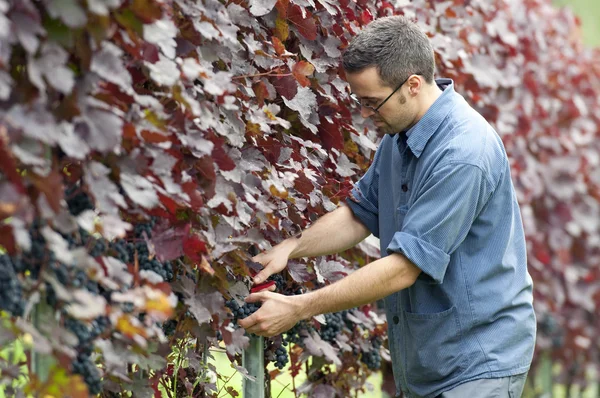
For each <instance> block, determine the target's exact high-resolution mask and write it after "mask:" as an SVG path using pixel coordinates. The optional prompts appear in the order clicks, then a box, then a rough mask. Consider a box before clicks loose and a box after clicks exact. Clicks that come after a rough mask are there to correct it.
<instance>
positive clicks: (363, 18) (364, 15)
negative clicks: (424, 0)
mask: <svg viewBox="0 0 600 398" xmlns="http://www.w3.org/2000/svg"><path fill="white" fill-rule="evenodd" d="M448 8H450V7H448ZM372 20H373V15H371V12H370V11H369V10H364V11H363V12H361V13H360V22H361V23H362V24H363V25H366V24H368V23H369V22H371V21H372Z"/></svg>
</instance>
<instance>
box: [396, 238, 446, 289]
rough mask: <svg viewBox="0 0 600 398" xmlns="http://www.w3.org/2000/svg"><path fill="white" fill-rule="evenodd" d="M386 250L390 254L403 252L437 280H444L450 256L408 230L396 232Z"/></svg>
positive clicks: (439, 281) (438, 281) (440, 281)
mask: <svg viewBox="0 0 600 398" xmlns="http://www.w3.org/2000/svg"><path fill="white" fill-rule="evenodd" d="M386 251H387V253H388V254H392V253H401V254H403V255H404V256H406V258H408V259H409V260H410V261H412V262H413V264H415V265H416V266H417V267H419V268H420V269H421V271H423V272H425V273H426V274H427V275H429V276H430V277H431V278H432V279H433V280H434V281H435V282H437V283H442V282H443V281H444V275H445V274H446V268H447V267H448V264H449V263H450V256H449V255H448V254H446V253H445V252H443V251H442V250H440V249H438V248H437V247H435V246H433V245H432V244H431V243H429V242H426V241H424V240H422V239H419V238H417V237H415V236H412V235H409V234H407V233H406V232H396V233H395V234H394V237H393V238H392V241H391V242H390V244H389V245H388V247H387V249H386Z"/></svg>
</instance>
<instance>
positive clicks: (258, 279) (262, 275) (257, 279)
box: [254, 266, 273, 284]
mask: <svg viewBox="0 0 600 398" xmlns="http://www.w3.org/2000/svg"><path fill="white" fill-rule="evenodd" d="M272 274H273V270H272V268H271V267H269V266H267V267H265V268H263V269H262V270H261V271H260V272H259V273H258V274H256V275H255V276H254V283H255V284H257V283H262V282H264V281H266V280H267V279H268V278H269V277H270V276H271V275H272Z"/></svg>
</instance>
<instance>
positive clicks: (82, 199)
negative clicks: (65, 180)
mask: <svg viewBox="0 0 600 398" xmlns="http://www.w3.org/2000/svg"><path fill="white" fill-rule="evenodd" d="M65 199H66V201H67V206H68V207H69V212H70V213H71V214H73V215H74V216H78V215H80V214H81V213H83V212H84V211H86V210H92V209H93V208H94V203H92V200H91V199H90V197H89V196H88V194H86V193H85V192H83V191H82V190H81V188H80V187H78V186H77V185H73V186H71V187H68V188H67V189H66V190H65Z"/></svg>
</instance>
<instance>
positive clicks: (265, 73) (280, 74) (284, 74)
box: [231, 72, 292, 80]
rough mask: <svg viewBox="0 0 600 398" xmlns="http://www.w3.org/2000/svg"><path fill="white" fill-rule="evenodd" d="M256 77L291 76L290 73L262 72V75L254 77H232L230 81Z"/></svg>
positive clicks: (258, 74) (257, 74)
mask: <svg viewBox="0 0 600 398" xmlns="http://www.w3.org/2000/svg"><path fill="white" fill-rule="evenodd" d="M258 76H274V77H286V76H292V73H291V72H290V73H271V72H263V73H256V74H254V75H240V76H234V77H232V78H231V79H232V80H233V79H246V78H249V77H258Z"/></svg>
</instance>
